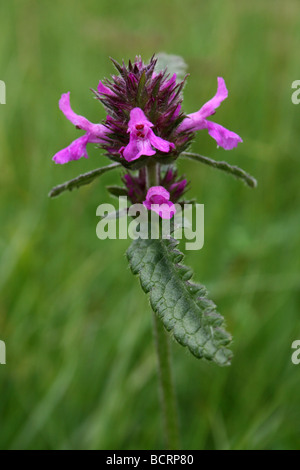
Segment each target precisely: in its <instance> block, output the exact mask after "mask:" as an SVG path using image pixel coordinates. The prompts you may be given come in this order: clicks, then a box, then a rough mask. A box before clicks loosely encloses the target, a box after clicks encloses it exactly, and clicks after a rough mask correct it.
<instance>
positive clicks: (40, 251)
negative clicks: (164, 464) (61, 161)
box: [0, 0, 300, 449]
mask: <svg viewBox="0 0 300 470" xmlns="http://www.w3.org/2000/svg"><path fill="white" fill-rule="evenodd" d="M0 29H1V36H0V79H1V80H4V81H5V83H6V87H7V104H6V105H5V106H4V105H1V106H0V145H1V150H0V165H1V172H0V192H1V198H0V205H1V214H0V217H1V234H0V253H1V264H0V289H1V297H0V339H2V340H4V341H5V342H6V346H7V365H6V366H0V397H1V399H0V417H1V418H0V421H1V426H0V448H3V449H15V448H19V449H20V448H21V449H70V448H71V449H81V448H82V449H95V448H97V449H159V448H161V447H162V445H163V439H162V430H161V418H160V410H159V406H158V396H157V377H156V363H155V355H154V348H153V343H152V324H151V315H150V310H149V307H148V302H147V299H146V298H145V296H144V295H143V294H142V292H141V289H140V286H139V283H138V281H137V279H134V278H133V277H132V275H131V274H130V272H129V270H128V267H127V262H126V259H125V256H124V252H125V250H126V248H127V246H128V243H129V242H128V241H126V240H125V241H114V240H112V241H109V240H107V241H99V240H98V239H97V238H96V233H95V228H96V224H97V218H96V215H95V212H96V207H97V206H98V204H100V203H101V202H104V201H107V202H109V196H108V195H107V194H106V191H105V184H111V183H115V182H117V181H118V175H117V174H115V175H110V174H109V175H105V176H104V177H102V179H101V181H98V182H96V183H94V184H93V185H91V186H89V187H86V188H82V189H81V190H80V191H78V192H74V193H72V194H65V195H63V196H62V197H60V198H58V199H56V200H48V198H47V193H48V191H49V189H50V188H51V187H52V186H54V185H56V184H58V183H60V182H63V181H65V180H67V179H69V178H72V177H74V176H76V175H77V174H79V173H81V172H84V171H88V170H89V169H92V168H94V167H97V166H101V165H103V164H105V163H106V161H105V158H104V157H102V156H101V155H99V152H98V151H97V150H96V149H92V148H91V149H90V159H89V160H85V161H79V162H76V163H75V162H74V164H70V165H66V166H61V167H60V166H56V165H54V164H53V162H52V161H51V157H52V155H53V154H54V153H55V152H57V151H58V150H59V149H60V148H62V147H64V146H66V145H67V144H68V143H69V142H71V141H72V140H73V139H74V136H75V135H76V131H75V130H74V128H73V126H72V125H70V123H69V122H67V121H66V120H65V119H64V117H63V116H62V115H61V113H60V112H59V110H58V106H57V102H58V99H59V96H60V94H61V93H62V92H65V91H68V90H70V91H71V94H72V97H73V98H72V103H73V106H74V109H75V110H76V111H77V112H79V113H80V114H83V115H85V116H87V117H88V118H89V119H90V120H91V121H99V120H101V119H102V118H103V117H104V111H103V110H102V109H101V108H100V107H99V105H98V104H97V103H96V102H95V101H94V100H93V99H92V95H91V93H90V91H89V88H90V87H95V86H96V85H97V83H98V80H99V79H100V78H102V77H104V76H109V74H110V73H111V72H112V66H111V63H110V61H109V60H108V56H112V57H114V58H116V59H117V60H121V59H122V58H124V59H125V60H128V59H129V58H133V57H134V56H135V55H136V54H138V53H140V54H142V56H143V57H144V58H145V59H148V58H150V56H151V55H152V54H153V53H154V52H159V51H164V52H167V53H172V54H178V55H182V56H183V57H184V58H185V60H186V62H187V63H188V65H189V73H190V78H189V80H188V84H187V86H186V88H185V110H186V112H191V111H193V110H196V108H197V107H200V106H201V105H202V104H203V103H204V102H205V101H207V99H209V98H210V97H211V96H212V95H213V94H214V93H215V90H216V77H217V76H223V77H224V78H225V80H226V83H227V85H228V88H229V92H230V95H229V99H228V100H227V101H226V102H224V103H223V104H222V106H221V107H220V109H219V110H218V113H217V118H216V121H217V122H219V123H220V124H223V125H225V126H226V127H228V128H229V129H232V130H234V131H235V132H237V133H238V134H240V135H241V136H242V137H243V139H244V144H242V145H240V146H239V147H238V149H236V150H234V151H232V152H225V151H224V150H222V149H219V150H217V149H216V146H215V143H214V141H213V140H212V139H210V138H209V137H208V136H207V135H206V133H205V132H203V133H199V135H198V136H197V139H196V142H195V144H194V146H193V150H194V151H199V152H200V153H202V154H204V155H208V156H211V157H212V158H217V159H220V160H221V159H227V160H228V161H230V162H231V163H233V164H238V165H240V166H242V167H244V168H245V169H246V170H247V171H249V172H251V173H253V174H254V175H255V176H256V177H257V179H258V182H259V186H258V188H257V190H255V191H251V190H249V189H248V188H246V187H245V186H243V185H242V184H241V183H239V182H237V181H235V180H232V179H231V178H230V177H227V176H226V175H223V174H220V173H218V172H215V171H213V170H211V169H209V168H206V167H202V166H200V165H197V164H196V163H194V162H190V161H185V162H181V163H180V164H179V167H180V170H181V171H182V172H184V173H185V174H186V175H187V177H188V178H190V179H191V180H192V182H193V184H192V189H191V191H190V195H191V197H197V199H198V201H199V202H201V203H204V204H205V246H204V248H203V249H202V250H201V251H199V252H188V253H187V256H186V263H187V264H190V265H191V266H193V268H194V270H195V272H196V279H198V280H199V281H201V282H203V283H205V284H206V285H207V286H208V288H209V290H210V294H211V297H212V298H213V299H214V300H215V302H216V303H217V305H218V307H219V310H220V312H221V313H222V314H223V315H224V316H225V318H226V319H227V324H228V329H229V330H230V331H231V332H232V334H233V336H234V340H235V341H234V345H233V350H234V354H235V357H234V360H233V363H232V366H231V367H230V368H226V369H219V368H217V367H216V366H214V365H211V364H207V363H204V362H201V361H197V360H196V359H195V358H193V357H192V356H191V355H189V354H188V353H187V352H185V351H184V350H183V349H182V348H181V347H179V346H177V345H176V344H175V343H174V345H173V362H174V374H175V380H176V386H177V391H178V392H177V393H178V402H179V407H180V419H181V432H182V446H183V448H184V449H229V448H230V449H264V448H266V449H299V448H300V445H299V424H300V407H299V400H298V396H299V370H298V368H299V367H300V366H298V368H297V366H295V365H293V364H292V363H291V360H290V357H291V352H292V351H291V343H292V342H293V341H294V340H295V339H299V337H300V326H299V306H300V301H299V300H300V299H299V298H300V293H299V285H300V274H299V258H300V243H299V209H298V207H299V206H298V204H299V202H300V200H299V199H300V197H299V171H300V161H299V135H300V134H299V131H300V106H299V107H297V106H294V105H293V104H292V103H291V99H290V98H291V83H292V81H294V80H296V79H299V73H300V72H299V48H300V5H299V2H297V1H296V0H287V1H286V2H280V1H279V0H277V1H273V2H270V1H267V0H260V1H258V0H255V1H253V2H251V3H249V2H238V1H228V2H226V3H225V2H222V3H221V2H219V1H218V0H213V1H211V2H204V1H199V0H198V1H196V0H187V1H186V2H183V1H181V2H180V1H178V0H172V1H171V0H165V1H162V0H160V1H159V0H152V2H151V4H149V3H147V2H140V1H137V0H132V1H130V2H124V1H120V0H115V1H114V2H111V1H108V0H101V1H96V0H87V1H86V2H80V1H78V0H72V1H71V0H63V1H61V2H50V1H44V2H38V1H37V0H35V1H34V0H25V1H21V0H12V1H11V2H9V3H8V2H1V3H0Z"/></svg>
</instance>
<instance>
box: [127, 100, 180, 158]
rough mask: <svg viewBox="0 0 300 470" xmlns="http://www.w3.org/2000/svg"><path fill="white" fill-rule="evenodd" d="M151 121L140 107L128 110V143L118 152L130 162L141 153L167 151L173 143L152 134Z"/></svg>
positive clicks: (172, 146) (152, 153) (171, 147)
mask: <svg viewBox="0 0 300 470" xmlns="http://www.w3.org/2000/svg"><path fill="white" fill-rule="evenodd" d="M151 127H153V124H152V122H150V121H149V120H148V119H147V118H146V116H145V114H144V112H143V111H142V110H141V109H140V108H133V109H132V110H131V111H130V120H129V123H128V130H127V132H129V133H130V139H129V144H128V145H126V147H121V148H120V151H119V152H120V154H121V155H122V156H123V157H124V158H125V160H127V161H128V162H131V161H133V160H137V159H138V158H140V156H141V155H148V156H151V155H155V153H156V151H155V150H154V149H153V147H154V148H155V149H157V150H159V151H160V152H164V153H168V152H170V151H171V149H174V148H175V145H174V144H173V143H171V142H168V141H167V140H164V139H162V138H161V137H158V136H157V135H155V134H154V132H153V130H152V129H151Z"/></svg>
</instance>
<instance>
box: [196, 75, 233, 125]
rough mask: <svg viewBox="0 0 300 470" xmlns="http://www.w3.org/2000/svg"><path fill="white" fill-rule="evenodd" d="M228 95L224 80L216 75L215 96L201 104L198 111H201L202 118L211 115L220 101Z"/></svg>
mask: <svg viewBox="0 0 300 470" xmlns="http://www.w3.org/2000/svg"><path fill="white" fill-rule="evenodd" d="M227 97H228V90H227V88H226V84H225V80H224V78H222V77H218V89H217V93H216V94H215V96H214V97H213V98H212V99H211V100H209V101H208V102H207V103H205V105H203V106H202V108H201V109H200V111H198V112H199V113H201V117H202V119H203V118H204V119H205V118H207V117H208V116H211V115H212V114H214V113H215V112H216V109H217V108H218V107H219V106H220V104H221V103H222V101H224V100H225V99H226V98H227Z"/></svg>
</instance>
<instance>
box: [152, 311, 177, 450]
mask: <svg viewBox="0 0 300 470" xmlns="http://www.w3.org/2000/svg"><path fill="white" fill-rule="evenodd" d="M153 330H154V339H155V346H156V353H157V363H158V379H159V389H160V399H161V406H162V411H163V418H164V429H165V437H166V445H167V449H168V450H178V449H179V430H178V416H177V406H176V397H175V390H174V383H173V377H172V369H171V354H170V338H169V336H168V335H167V332H166V331H165V329H164V326H163V324H162V322H161V320H160V319H159V318H158V316H157V315H156V314H155V313H154V312H153Z"/></svg>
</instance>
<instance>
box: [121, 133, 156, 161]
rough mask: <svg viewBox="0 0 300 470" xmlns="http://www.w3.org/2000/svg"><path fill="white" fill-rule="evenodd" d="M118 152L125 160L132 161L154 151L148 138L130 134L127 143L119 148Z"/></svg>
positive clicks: (152, 153) (149, 154)
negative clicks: (138, 137) (139, 137)
mask: <svg viewBox="0 0 300 470" xmlns="http://www.w3.org/2000/svg"><path fill="white" fill-rule="evenodd" d="M119 153H120V154H121V155H122V157H124V158H125V160H127V162H132V161H133V160H137V159H138V158H140V157H141V156H142V155H148V156H151V155H154V154H155V153H156V152H155V150H153V149H152V147H151V144H150V141H149V139H137V138H136V137H135V136H134V135H130V141H129V144H128V145H126V147H122V148H120V150H119Z"/></svg>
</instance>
